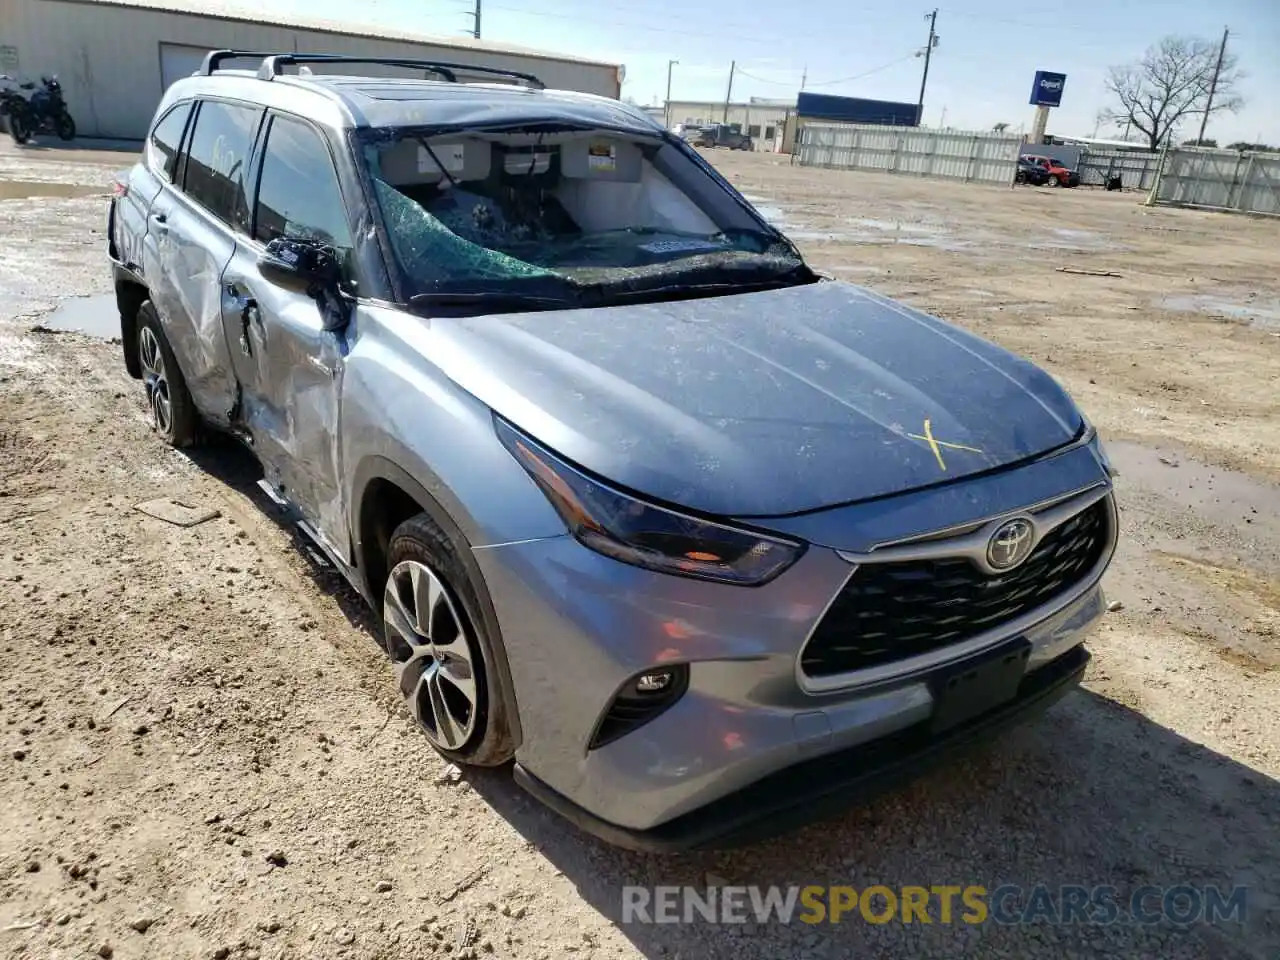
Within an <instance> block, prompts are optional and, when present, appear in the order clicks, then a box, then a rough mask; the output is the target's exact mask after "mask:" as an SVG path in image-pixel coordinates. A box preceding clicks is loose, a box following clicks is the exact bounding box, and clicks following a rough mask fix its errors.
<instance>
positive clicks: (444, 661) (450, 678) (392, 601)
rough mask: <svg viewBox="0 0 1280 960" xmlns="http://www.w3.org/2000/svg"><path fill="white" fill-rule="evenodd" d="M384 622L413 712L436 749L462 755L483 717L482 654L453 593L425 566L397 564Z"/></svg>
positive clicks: (409, 562)
mask: <svg viewBox="0 0 1280 960" xmlns="http://www.w3.org/2000/svg"><path fill="white" fill-rule="evenodd" d="M383 621H384V623H385V624H386V643H387V653H388V654H390V656H391V659H392V661H393V662H394V663H395V665H396V676H397V679H398V680H399V683H400V693H401V694H402V695H403V696H404V698H405V702H406V703H407V704H408V706H409V711H410V712H411V713H412V714H413V717H414V719H415V720H417V721H418V724H419V725H420V726H421V727H422V729H423V730H424V731H425V732H426V734H427V736H428V737H430V738H431V742H432V743H433V744H435V745H436V746H437V747H439V748H441V749H444V750H459V749H461V748H462V747H463V746H464V745H465V744H466V743H467V741H468V740H469V739H470V737H471V735H472V733H474V732H475V728H476V721H477V714H478V712H479V711H478V709H477V705H478V703H479V696H478V688H477V685H478V682H479V681H478V679H477V677H476V671H475V666H474V665H475V663H476V661H477V653H476V649H477V648H476V646H475V643H474V641H473V639H472V638H471V637H470V636H469V635H468V629H467V626H466V621H465V620H464V619H463V617H462V616H460V614H459V610H458V607H457V606H456V605H455V604H454V601H453V598H452V597H451V596H450V595H449V591H448V590H446V589H445V585H444V583H443V582H442V581H441V580H440V578H439V577H437V576H436V574H435V573H433V572H432V571H431V570H430V569H429V568H428V567H427V566H426V565H425V564H422V563H419V562H418V561H416V560H405V561H403V562H401V563H398V564H396V566H395V568H394V569H393V570H392V571H391V575H390V576H389V577H388V578H387V589H386V594H385V597H384V600H383Z"/></svg>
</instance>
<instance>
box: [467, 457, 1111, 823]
mask: <svg viewBox="0 0 1280 960" xmlns="http://www.w3.org/2000/svg"><path fill="white" fill-rule="evenodd" d="M1090 485H1093V486H1095V487H1097V486H1100V485H1101V486H1105V487H1106V488H1108V490H1109V486H1110V484H1109V477H1108V475H1107V470H1106V465H1105V460H1104V458H1102V455H1101V453H1100V451H1097V450H1094V449H1093V446H1092V445H1089V446H1084V445H1081V446H1077V447H1074V448H1072V449H1070V450H1068V451H1066V452H1064V453H1062V454H1060V455H1055V456H1052V457H1048V458H1045V459H1044V460H1042V461H1038V462H1036V463H1034V464H1031V465H1028V466H1024V467H1022V468H1019V469H1018V470H1013V471H1007V472H1002V473H997V474H993V475H990V476H987V477H983V478H978V479H975V480H973V481H971V482H966V483H961V484H953V485H945V486H940V487H936V488H931V489H926V490H921V491H918V492H916V493H912V494H907V495H903V496H902V497H897V498H893V499H892V500H890V501H885V502H883V503H877V504H868V505H864V506H854V507H849V508H841V509H837V510H833V511H824V512H822V513H818V514H810V515H803V516H799V517H796V518H794V519H789V520H787V521H785V522H784V521H781V520H778V521H770V522H769V524H768V529H770V530H776V531H777V532H778V533H781V534H784V535H791V536H796V537H797V538H799V539H802V540H804V541H806V542H808V543H809V544H811V547H810V549H809V550H808V551H807V552H806V553H805V554H804V556H803V557H801V559H800V561H799V562H798V563H797V564H796V565H795V566H794V567H792V568H791V569H789V570H787V571H786V572H785V573H784V574H782V575H781V576H780V577H778V578H777V579H776V580H774V581H772V582H770V583H768V584H766V585H764V586H762V587H757V588H742V587H736V586H728V585H720V584H713V583H704V582H699V581H693V580H688V579H684V578H680V577H672V576H667V575H664V574H659V573H653V572H650V571H646V570H642V569H639V568H636V567H631V566H627V565H625V564H621V563H618V562H616V561H613V560H610V559H608V558H605V557H602V556H600V555H599V554H596V553H593V552H592V551H590V550H588V549H587V548H585V547H583V546H582V545H581V544H579V543H578V542H577V541H576V540H574V539H573V538H571V537H569V536H567V535H566V536H560V537H553V538H549V539H543V540H532V541H522V542H518V543H507V544H500V545H494V546H489V547H480V548H477V549H476V550H475V556H476V559H477V562H478V563H479V565H480V567H481V570H482V573H483V576H484V579H485V582H486V584H487V585H488V588H489V593H490V596H491V598H492V600H493V604H494V609H495V612H496V614H497V618H498V622H499V625H500V627H501V631H502V635H503V639H504V647H505V649H506V653H507V657H508V661H509V664H510V667H511V676H512V680H513V684H514V688H515V695H516V701H517V703H516V707H517V709H518V710H519V714H520V719H521V728H522V730H523V738H524V739H523V741H522V742H521V744H520V745H519V747H518V749H517V753H516V761H517V764H518V776H519V778H520V781H521V782H522V783H523V784H525V785H526V786H527V787H528V788H529V789H530V791H531V792H533V793H535V794H536V795H538V796H541V797H543V798H544V799H546V800H547V801H548V803H550V804H551V806H553V807H555V808H557V809H561V810H564V811H565V812H566V813H570V815H571V816H573V818H574V819H577V820H578V821H579V822H581V823H583V824H584V825H586V826H588V827H589V828H592V829H595V831H596V832H597V833H603V834H604V835H608V836H610V838H611V839H613V838H614V837H615V836H616V837H617V838H619V839H618V842H625V841H623V840H622V839H621V838H622V837H626V836H632V837H639V838H643V837H646V836H649V837H657V838H658V839H657V840H655V841H653V842H654V843H657V844H658V846H659V847H660V848H662V847H663V846H664V845H667V846H671V845H675V846H679V845H681V843H684V844H685V845H689V844H697V843H701V842H703V840H702V838H703V837H704V835H707V834H708V832H709V831H710V828H709V827H707V826H705V824H704V825H703V826H700V827H698V828H697V829H696V830H695V829H693V828H692V827H690V826H689V824H692V823H695V822H698V823H702V821H701V820H700V819H698V818H701V817H703V816H711V814H703V813H701V812H700V811H701V810H702V809H703V808H706V809H707V810H721V811H723V810H728V809H733V804H734V802H735V801H734V800H733V799H732V798H733V797H734V796H735V795H742V796H747V797H754V796H755V795H756V791H758V790H762V789H765V788H763V787H761V786H759V785H760V784H762V783H766V784H767V783H769V782H772V781H773V778H774V777H776V776H786V777H788V778H790V779H791V780H792V782H793V783H798V782H799V777H798V772H799V771H801V770H809V769H813V770H815V771H819V770H821V769H826V768H827V767H826V766H824V764H826V765H828V766H829V767H830V768H831V769H832V770H833V771H835V772H833V773H832V774H831V775H830V777H828V779H832V780H833V782H835V783H837V784H841V783H845V782H846V781H847V780H848V779H849V775H848V771H844V772H841V771H843V770H844V767H843V766H842V764H843V762H844V761H840V760H836V759H832V758H838V757H856V758H860V759H857V760H856V764H858V765H866V764H871V762H872V761H871V760H869V759H868V758H869V757H872V756H878V755H879V754H876V753H875V751H877V750H879V749H881V748H880V747H878V746H877V744H879V743H899V744H900V741H899V739H898V738H900V737H907V738H910V737H912V736H914V734H912V733H911V732H910V731H912V730H913V729H917V728H918V727H919V725H920V724H921V723H923V722H924V721H926V720H928V719H929V718H930V717H931V715H932V714H933V713H934V706H935V703H934V699H933V696H932V694H931V691H930V683H929V679H930V676H931V673H932V671H934V670H935V669H937V668H940V667H944V666H945V665H946V663H944V662H934V661H932V660H931V661H930V662H929V663H927V664H925V663H921V664H919V665H917V666H916V667H914V668H913V669H912V671H910V672H906V673H903V674H902V675H893V676H882V677H877V678H875V679H874V681H867V682H863V681H862V680H860V679H859V677H858V675H853V674H851V675H849V677H848V681H847V682H846V683H843V684H842V685H840V686H838V687H836V688H831V689H823V690H806V689H805V688H804V685H803V684H802V683H801V682H798V674H797V670H798V654H799V652H800V651H801V649H802V648H803V647H804V645H805V641H806V639H807V638H808V637H809V636H810V635H811V632H812V631H813V629H814V627H815V625H816V624H817V623H818V622H819V621H820V620H821V618H822V616H823V615H824V612H825V611H826V609H827V607H828V605H829V604H830V602H831V600H832V598H833V597H835V596H836V595H837V593H838V592H839V591H840V590H841V588H842V586H843V585H844V583H845V581H846V580H847V579H848V577H849V575H850V570H851V566H850V563H849V562H848V561H847V560H845V559H843V558H842V557H841V553H840V552H841V551H853V552H855V553H857V552H862V551H865V550H869V549H872V548H873V545H874V544H876V543H891V542H894V541H896V540H898V539H900V538H905V537H911V536H919V535H922V534H925V533H928V532H930V531H931V530H934V531H936V530H937V529H939V526H941V525H942V524H940V523H939V518H942V519H943V521H944V522H945V523H946V524H948V525H949V524H966V523H969V522H970V521H975V520H979V519H984V518H990V517H991V516H994V515H999V514H1002V513H1004V512H1007V511H1009V510H1020V509H1025V505H1027V504H1032V503H1040V502H1045V501H1050V500H1053V499H1054V498H1060V497H1063V496H1066V495H1067V494H1068V493H1069V492H1070V491H1076V490H1079V489H1081V488H1082V487H1088V486H1090ZM1108 502H1110V501H1108ZM1112 519H1113V525H1112V534H1113V540H1112V545H1113V544H1114V529H1115V528H1114V519H1115V518H1114V513H1113V514H1112ZM1109 556H1110V551H1109V550H1108V553H1107V556H1106V558H1105V559H1104V560H1103V561H1102V562H1101V563H1100V564H1099V566H1098V568H1097V569H1096V570H1095V571H1094V573H1093V574H1092V575H1091V576H1090V577H1087V578H1086V579H1085V580H1083V581H1081V582H1080V584H1079V585H1078V587H1076V588H1072V590H1071V591H1068V593H1067V594H1065V595H1064V596H1062V597H1061V598H1060V600H1057V601H1054V602H1052V603H1050V604H1047V605H1046V607H1045V609H1044V610H1043V612H1042V613H1040V614H1038V619H1024V620H1023V621H1020V622H1018V623H1016V624H1012V623H1011V624H1010V626H1009V630H1010V636H1019V637H1022V638H1023V639H1025V640H1026V641H1027V642H1028V643H1029V645H1030V648H1031V649H1030V658H1029V660H1028V662H1027V668H1026V669H1027V677H1028V680H1029V682H1030V680H1031V678H1036V679H1035V683H1039V682H1040V680H1039V678H1040V677H1048V676H1051V672H1052V670H1054V669H1057V668H1056V667H1054V666H1053V665H1054V664H1059V665H1060V664H1061V663H1063V662H1065V661H1063V660H1062V658H1063V657H1064V656H1067V655H1068V654H1070V653H1071V651H1073V650H1075V649H1077V648H1079V647H1080V644H1081V643H1082V641H1083V639H1084V637H1085V635H1086V633H1087V632H1088V630H1089V629H1090V628H1091V627H1092V626H1093V625H1094V624H1095V623H1096V622H1097V620H1098V619H1099V618H1100V617H1101V616H1102V614H1103V612H1104V601H1103V596H1102V590H1101V586H1100V579H1101V576H1102V572H1103V570H1104V569H1105V566H1106V562H1107V561H1109ZM1003 639H1004V638H1003V637H992V638H991V642H992V643H996V642H1001V641H1002V640H1003ZM948 649H949V653H948V656H950V655H951V654H952V653H954V656H956V657H959V656H961V655H962V654H963V655H967V654H968V653H970V652H973V653H976V652H977V651H976V650H975V651H952V650H950V648H948ZM948 662H949V661H948ZM664 663H683V664H688V665H689V679H688V687H687V690H686V691H685V693H684V695H683V696H682V697H681V698H680V699H679V700H678V701H676V702H675V703H674V705H672V706H670V707H669V708H668V709H667V710H666V711H665V712H664V713H661V714H660V715H658V716H657V717H656V718H655V719H652V720H650V721H649V722H647V723H645V724H644V725H642V726H640V727H638V728H636V729H633V730H632V731H631V732H629V733H627V734H626V735H625V736H621V737H620V738H618V739H616V740H613V741H611V742H609V743H607V744H605V745H603V746H598V747H596V748H595V749H590V748H589V744H590V740H591V737H592V733H593V731H595V730H596V729H597V727H598V725H599V723H600V721H601V718H602V716H603V715H604V713H605V711H606V709H607V708H608V706H609V704H610V702H611V701H612V699H613V697H614V695H615V693H616V692H618V691H619V690H620V689H621V688H622V687H623V686H624V685H625V684H627V683H628V681H629V680H631V679H632V678H634V677H635V676H636V675H637V674H639V673H641V672H644V671H648V670H651V669H652V668H653V667H654V666H655V665H659V664H664ZM1044 671H1050V672H1049V673H1045V672H1044ZM864 679H865V678H864ZM1032 687H1034V683H1033V684H1032ZM1028 689H1031V688H1030V687H1029V688H1028ZM1023 699H1024V698H1022V697H1019V698H1018V702H1022V700H1023ZM1006 708H1007V709H1008V712H1010V714H1011V716H1014V715H1020V713H1019V711H1020V709H1021V708H1015V706H1014V705H1013V704H1006V705H1005V706H1004V707H1002V708H1001V712H1002V713H1003V712H1005V711H1006ZM1011 722H1012V721H1011ZM955 735H956V736H959V734H955ZM975 736H976V734H975ZM948 741H950V738H948ZM894 749H895V750H898V749H905V748H903V747H901V745H900V746H899V747H895V748H894ZM920 751H923V753H922V755H923V754H929V755H933V754H934V753H935V750H934V748H933V747H931V746H929V745H927V744H926V745H921V746H919V751H917V750H916V749H915V748H913V749H912V750H911V751H908V752H910V753H912V755H915V753H917V752H920ZM854 762H855V761H854V760H849V763H851V764H853V763H854ZM811 763H812V764H815V766H814V767H812V768H811V767H810V766H809V765H810V764H811ZM878 765H879V764H877V766H878ZM895 766H896V765H895ZM864 772H865V773H866V774H867V776H868V777H872V779H875V776H878V774H877V773H876V771H875V770H873V769H871V767H867V768H866V770H865V771H864ZM815 775H816V774H815ZM873 775H874V776H873ZM812 789H813V790H816V791H817V792H818V793H819V794H821V793H823V792H824V789H823V788H822V787H820V786H814V787H813V788H812ZM837 792H838V791H837ZM752 802H753V803H754V802H756V801H752ZM763 808H764V809H766V810H768V809H772V808H771V807H770V806H769V805H768V804H764V805H763ZM728 819H729V820H730V821H734V822H732V823H730V824H729V827H730V828H733V829H736V821H737V819H738V818H737V816H736V815H735V816H734V817H729V818H728ZM593 825H594V826H593ZM684 832H689V833H690V834H691V836H693V839H692V840H690V841H682V840H679V836H678V835H682V834H683V833H684ZM710 832H715V831H710ZM730 832H732V830H730ZM668 834H670V835H671V836H677V840H670V839H664V838H666V837H667V836H668ZM640 842H641V841H640V840H635V841H633V842H632V845H635V844H636V843H640Z"/></svg>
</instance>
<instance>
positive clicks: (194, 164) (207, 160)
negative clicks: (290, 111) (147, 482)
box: [183, 100, 261, 228]
mask: <svg viewBox="0 0 1280 960" xmlns="http://www.w3.org/2000/svg"><path fill="white" fill-rule="evenodd" d="M260 115H261V111H259V110H258V109H257V108H255V107H248V106H240V105H238V104H233V103H221V102H219V101H217V100H206V101H204V102H203V103H201V104H200V112H199V113H197V114H196V125H195V129H194V130H193V131H192V134H191V143H190V145H189V146H188V147H187V164H186V174H185V177H184V183H183V189H184V190H185V191H186V193H187V196H189V197H191V199H193V200H195V201H196V202H197V203H199V204H200V205H201V206H202V207H204V208H205V209H206V210H208V211H209V212H210V213H212V214H213V215H214V216H215V217H217V218H218V219H220V220H222V221H223V222H225V223H228V224H231V225H232V226H235V227H240V228H245V227H247V226H248V216H247V210H248V205H247V204H246V203H245V199H244V168H245V164H246V163H247V162H248V159H249V150H250V149H251V148H252V146H253V136H254V134H255V133H256V132H257V128H258V118H259V116H260Z"/></svg>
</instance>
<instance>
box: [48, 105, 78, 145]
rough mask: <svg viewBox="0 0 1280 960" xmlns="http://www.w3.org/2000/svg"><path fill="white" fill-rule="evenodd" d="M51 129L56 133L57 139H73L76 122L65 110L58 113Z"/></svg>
mask: <svg viewBox="0 0 1280 960" xmlns="http://www.w3.org/2000/svg"><path fill="white" fill-rule="evenodd" d="M53 129H54V132H55V133H57V134H58V139H59V140H74V139H75V138H76V122H75V120H74V118H72V116H71V114H69V113H68V112H67V111H66V110H63V111H62V113H60V114H58V116H57V118H56V119H55V120H54V122H53Z"/></svg>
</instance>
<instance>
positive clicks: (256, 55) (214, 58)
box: [197, 50, 281, 77]
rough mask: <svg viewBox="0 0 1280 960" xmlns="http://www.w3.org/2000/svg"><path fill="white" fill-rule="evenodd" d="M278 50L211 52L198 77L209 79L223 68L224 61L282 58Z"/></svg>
mask: <svg viewBox="0 0 1280 960" xmlns="http://www.w3.org/2000/svg"><path fill="white" fill-rule="evenodd" d="M280 53H281V51H278V50H210V51H209V52H208V53H207V54H205V57H204V61H203V62H202V63H201V64H200V72H199V74H197V76H201V77H207V76H209V75H210V74H212V73H213V71H215V70H217V69H218V68H219V67H221V66H222V61H224V60H263V59H265V58H267V57H276V56H280Z"/></svg>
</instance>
